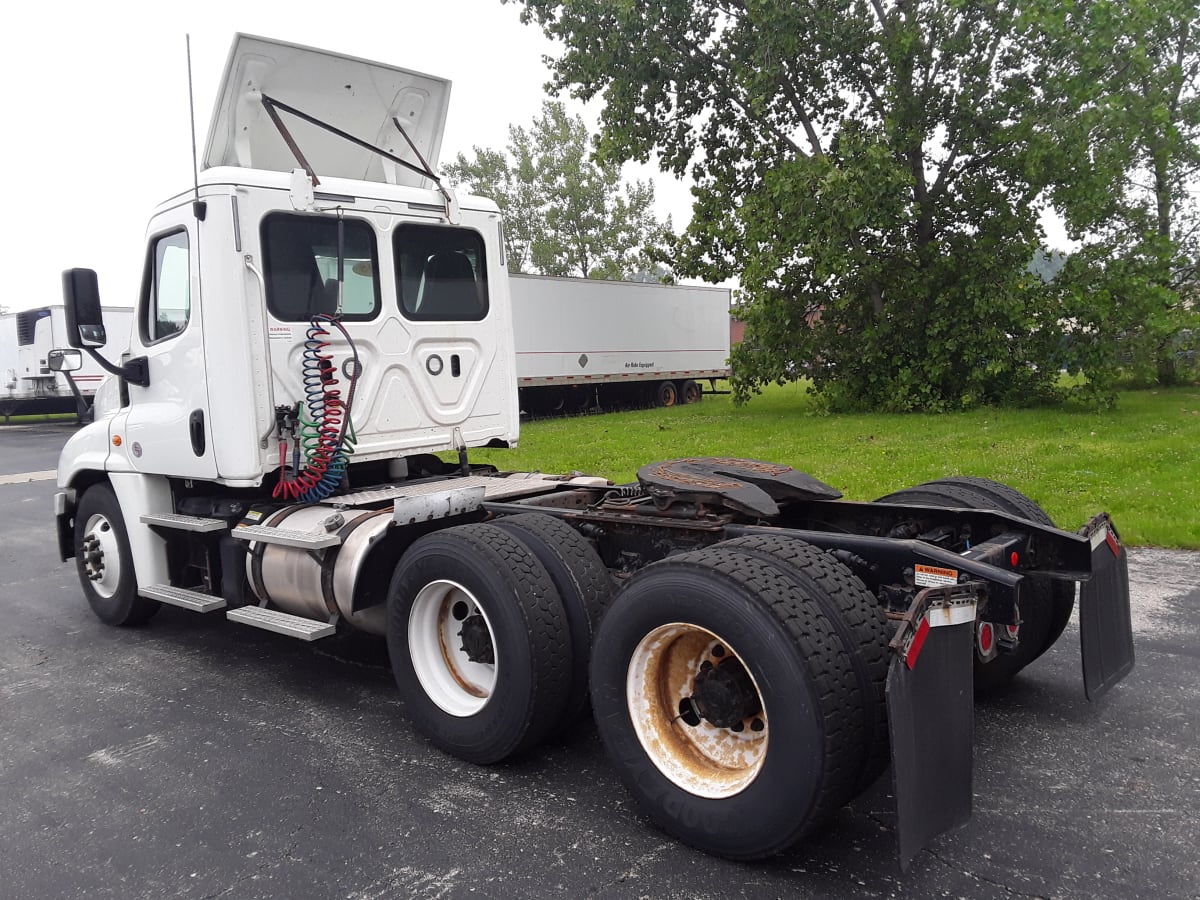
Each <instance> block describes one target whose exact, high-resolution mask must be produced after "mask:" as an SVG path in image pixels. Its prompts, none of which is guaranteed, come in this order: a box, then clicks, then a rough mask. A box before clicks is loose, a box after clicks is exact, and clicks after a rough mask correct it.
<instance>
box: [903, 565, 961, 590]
mask: <svg viewBox="0 0 1200 900" xmlns="http://www.w3.org/2000/svg"><path fill="white" fill-rule="evenodd" d="M913 572H914V574H915V576H916V582H917V587H941V586H942V585H944V584H958V570H957V569H943V568H941V567H939V566H922V565H917V566H914V567H913Z"/></svg>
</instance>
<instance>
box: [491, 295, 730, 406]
mask: <svg viewBox="0 0 1200 900" xmlns="http://www.w3.org/2000/svg"><path fill="white" fill-rule="evenodd" d="M508 285H509V296H510V297H511V298H512V315H513V333H514V336H515V342H516V351H517V387H518V391H517V397H518V400H519V402H520V406H521V410H522V412H525V413H528V414H529V415H531V416H545V415H555V414H558V415H569V414H571V413H579V412H587V411H589V410H596V409H600V410H611V409H620V408H626V407H639V406H675V405H676V404H677V403H696V402H698V401H699V400H701V399H702V398H703V396H704V393H705V388H706V387H707V390H708V392H710V393H711V392H715V390H716V381H717V379H719V378H728V377H729V375H730V369H729V304H730V292H729V290H728V289H727V288H715V287H707V286H696V285H683V284H655V283H644V282H630V281H600V280H596V279H587V278H550V277H546V276H540V275H512V276H510V277H509V281H508Z"/></svg>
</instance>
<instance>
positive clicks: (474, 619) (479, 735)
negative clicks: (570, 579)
mask: <svg viewBox="0 0 1200 900" xmlns="http://www.w3.org/2000/svg"><path fill="white" fill-rule="evenodd" d="M387 639H388V654H389V656H390V657H391V660H392V671H393V673H394V674H395V676H396V683H397V685H398V686H399V688H400V695H401V699H402V700H403V702H404V705H405V707H406V710H407V712H408V715H409V716H410V718H411V720H412V722H413V725H414V726H415V727H416V728H417V729H418V730H419V731H420V732H421V733H422V734H424V735H425V736H426V737H427V738H428V739H429V740H430V741H432V742H433V743H434V744H436V745H437V746H438V747H440V748H441V749H443V750H445V751H446V752H448V753H452V754H454V755H455V756H458V757H460V758H462V759H465V760H467V761H469V762H474V763H494V762H499V761H500V760H502V759H505V758H507V757H510V756H513V755H515V754H519V753H522V752H524V751H527V750H529V749H531V748H532V747H533V746H535V745H536V744H537V743H538V742H539V741H540V740H541V739H542V738H544V737H545V736H546V734H547V733H548V732H549V731H550V730H551V729H552V728H553V727H554V726H555V725H556V724H557V723H558V722H559V721H561V718H562V713H563V708H564V706H565V704H566V701H567V694H568V691H569V689H570V679H571V644H570V638H569V634H568V629H567V621H566V617H565V616H564V615H563V610H562V602H561V601H560V600H559V598H558V595H557V593H556V592H555V590H554V585H553V583H552V582H551V580H550V576H549V575H548V574H547V573H546V570H545V568H544V567H543V566H542V564H541V563H540V562H538V560H537V558H536V557H535V556H534V555H533V553H532V552H531V551H530V550H529V549H528V548H527V547H526V546H525V545H524V544H522V543H521V542H520V541H518V540H516V539H515V538H513V537H512V535H510V534H509V533H508V532H506V531H503V530H501V529H499V528H496V527H495V526H493V525H463V526H459V527H456V528H447V529H445V530H443V531H438V532H435V533H433V534H429V535H426V536H425V537H423V538H420V539H419V540H417V541H415V542H414V543H413V544H412V546H411V547H409V549H408V550H407V551H406V552H405V554H404V556H403V557H402V558H401V560H400V564H399V565H398V566H397V567H396V572H395V574H394V575H393V576H392V583H391V585H390V587H389V589H388V620H387Z"/></svg>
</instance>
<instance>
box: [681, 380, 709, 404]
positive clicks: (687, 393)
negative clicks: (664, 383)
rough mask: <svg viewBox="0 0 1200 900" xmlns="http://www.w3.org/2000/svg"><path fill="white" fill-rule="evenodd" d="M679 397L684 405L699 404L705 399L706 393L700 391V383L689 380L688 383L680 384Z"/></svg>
mask: <svg viewBox="0 0 1200 900" xmlns="http://www.w3.org/2000/svg"><path fill="white" fill-rule="evenodd" d="M679 396H680V397H681V398H682V399H683V402H684V403H699V402H700V401H701V400H703V399H704V391H702V390H701V389H700V384H699V382H697V381H695V380H694V379H691V378H689V379H688V380H687V381H684V382H681V383H680V386H679Z"/></svg>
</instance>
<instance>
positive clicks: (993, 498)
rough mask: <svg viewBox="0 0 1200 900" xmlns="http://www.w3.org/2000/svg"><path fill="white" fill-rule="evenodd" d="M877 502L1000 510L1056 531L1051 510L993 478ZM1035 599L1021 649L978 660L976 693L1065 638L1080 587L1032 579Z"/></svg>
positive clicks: (922, 488)
mask: <svg viewBox="0 0 1200 900" xmlns="http://www.w3.org/2000/svg"><path fill="white" fill-rule="evenodd" d="M876 502H877V503H893V502H897V503H919V504H924V505H926V506H944V507H953V506H957V507H961V508H964V509H995V510H997V511H999V512H1004V513H1008V514H1009V515H1015V516H1020V517H1021V518H1023V519H1029V520H1030V521H1031V522H1037V523H1039V524H1041V525H1050V526H1053V525H1054V522H1053V521H1052V520H1051V518H1050V517H1049V516H1048V515H1046V513H1045V511H1044V510H1043V509H1042V508H1041V507H1040V506H1038V505H1037V503H1035V502H1034V501H1033V500H1031V499H1030V498H1029V497H1026V496H1025V495H1024V494H1022V493H1021V492H1020V491H1018V490H1016V489H1015V488H1011V487H1009V486H1008V485H1006V484H1002V483H1000V482H998V481H992V480H991V479H990V478H978V477H973V476H964V477H956V478H941V479H938V480H936V481H927V482H925V483H924V484H919V485H917V486H916V487H911V488H906V489H904V490H902V491H896V492H895V493H891V494H887V495H886V496H884V497H880V498H879V499H878V500H877V501H876ZM1029 583H1030V591H1029V594H1030V596H1029V598H1028V600H1027V601H1026V602H1024V603H1022V604H1021V609H1020V613H1021V627H1020V631H1019V639H1020V643H1019V644H1018V646H1017V649H1016V650H1015V651H1014V652H1012V653H1008V654H1001V655H1000V656H997V657H996V658H995V659H993V660H991V661H990V662H986V663H985V662H981V661H980V660H979V659H978V657H977V658H976V659H975V689H976V690H977V691H980V692H987V691H992V690H996V689H997V688H1001V687H1003V686H1005V685H1007V684H1008V683H1009V682H1010V681H1012V679H1013V677H1014V676H1015V675H1016V674H1017V673H1018V672H1019V671H1021V669H1023V668H1025V667H1026V666H1027V665H1029V664H1030V663H1031V662H1033V661H1034V660H1035V659H1037V658H1038V657H1039V656H1041V655H1042V654H1043V653H1045V652H1046V651H1047V650H1049V649H1050V647H1051V646H1052V645H1053V644H1054V642H1055V641H1057V640H1058V638H1059V636H1060V635H1061V634H1062V632H1063V629H1064V628H1065V627H1066V625H1067V621H1068V620H1069V619H1070V618H1071V610H1072V609H1073V608H1074V606H1075V586H1074V585H1073V584H1071V583H1069V582H1065V581H1058V580H1055V579H1050V578H1030V579H1029Z"/></svg>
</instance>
